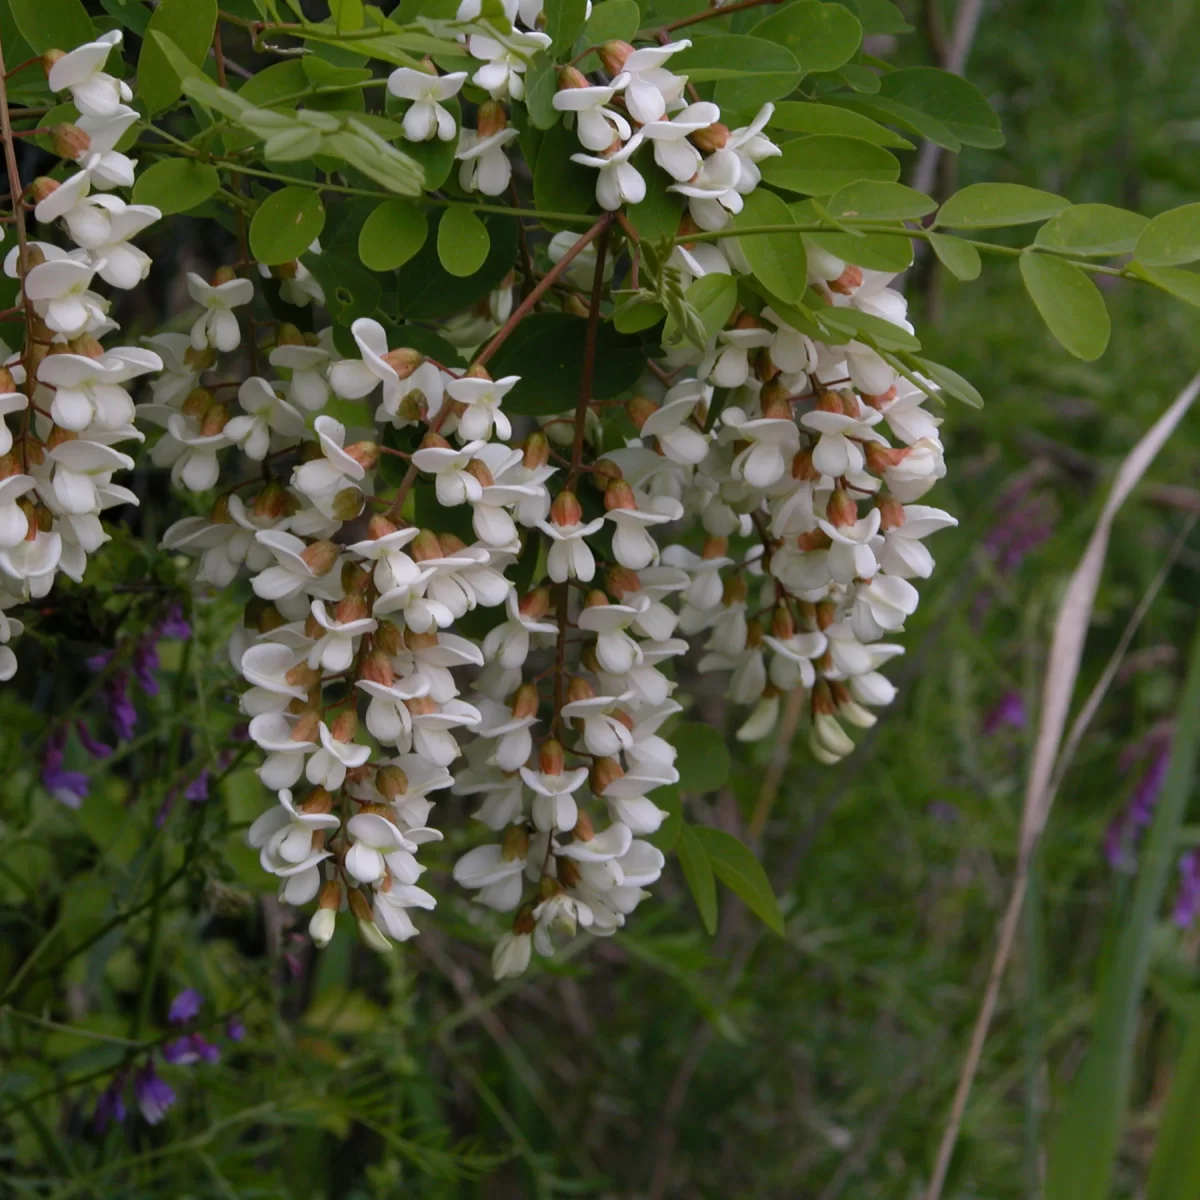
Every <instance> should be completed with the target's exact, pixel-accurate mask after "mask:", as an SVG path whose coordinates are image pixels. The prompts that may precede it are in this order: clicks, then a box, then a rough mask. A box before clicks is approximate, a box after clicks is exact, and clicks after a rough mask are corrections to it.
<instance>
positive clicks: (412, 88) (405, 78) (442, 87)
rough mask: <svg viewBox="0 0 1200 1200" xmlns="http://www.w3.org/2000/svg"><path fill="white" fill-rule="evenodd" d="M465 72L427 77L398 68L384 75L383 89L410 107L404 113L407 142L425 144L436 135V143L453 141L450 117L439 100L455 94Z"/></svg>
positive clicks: (463, 78) (425, 74)
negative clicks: (385, 76) (385, 83)
mask: <svg viewBox="0 0 1200 1200" xmlns="http://www.w3.org/2000/svg"><path fill="white" fill-rule="evenodd" d="M466 78H467V73H466V72H465V71H456V72H454V73H453V74H451V75H430V74H427V73H426V72H425V71H416V70H413V68H411V67H398V68H397V69H396V70H395V71H393V72H392V73H391V74H390V75H389V76H388V81H387V90H388V91H389V92H391V94H392V95H393V96H399V97H400V99H402V100H411V101H412V105H411V107H410V108H409V110H408V112H406V113H405V114H404V121H403V125H404V136H405V137H406V138H407V139H408V140H409V141H410V142H427V141H429V139H430V138H432V137H434V136H436V137H437V138H438V140H439V141H442V142H449V141H451V140H453V138H454V118H453V117H452V116H451V115H450V112H449V111H448V110H447V109H445V108H443V107H442V105H441V103H440V101H442V100H449V99H450V97H451V96H456V95H458V92H459V89H460V88H461V87H462V85H463V83H464V82H465V81H466Z"/></svg>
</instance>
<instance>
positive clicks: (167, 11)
mask: <svg viewBox="0 0 1200 1200" xmlns="http://www.w3.org/2000/svg"><path fill="white" fill-rule="evenodd" d="M216 26H217V0H163V2H162V3H161V4H160V5H159V6H158V7H157V8H156V9H155V10H154V15H153V16H152V17H151V18H150V24H149V25H148V26H147V33H148V35H150V36H147V37H146V39H145V40H144V41H143V42H142V52H141V54H140V55H139V56H138V65H137V82H138V94H139V95H140V96H141V98H142V99H143V100H144V101H145V103H146V108H147V109H148V110H149V112H151V113H156V112H161V111H162V110H163V109H164V108H167V107H168V106H169V105H171V104H173V103H174V102H175V101H176V100H178V99H179V96H180V92H181V89H180V76H179V74H178V73H177V71H176V70H175V68H174V66H172V64H171V63H170V62H169V61H168V60H167V56H166V54H165V53H164V51H163V47H162V45H161V43H160V42H159V41H158V40H157V39H156V38H155V37H154V36H153V35H154V34H156V33H161V34H164V35H165V36H166V37H169V38H170V39H171V41H172V42H174V43H175V45H176V46H178V47H179V49H180V51H181V52H182V53H183V55H184V57H185V58H186V59H187V60H188V62H190V63H192V64H193V65H194V66H197V67H198V66H199V65H200V64H201V63H202V62H203V61H204V60H205V58H206V57H207V56H208V51H209V47H210V46H211V45H212V39H213V30H214V29H216Z"/></svg>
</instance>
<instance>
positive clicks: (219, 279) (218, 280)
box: [212, 267, 237, 287]
mask: <svg viewBox="0 0 1200 1200" xmlns="http://www.w3.org/2000/svg"><path fill="white" fill-rule="evenodd" d="M236 278H237V272H236V271H235V270H234V269H233V268H232V267H218V268H217V269H216V270H215V271H214V272H213V277H212V286H213V287H220V286H221V285H222V284H223V283H232V282H233V281H234V280H235V279H236Z"/></svg>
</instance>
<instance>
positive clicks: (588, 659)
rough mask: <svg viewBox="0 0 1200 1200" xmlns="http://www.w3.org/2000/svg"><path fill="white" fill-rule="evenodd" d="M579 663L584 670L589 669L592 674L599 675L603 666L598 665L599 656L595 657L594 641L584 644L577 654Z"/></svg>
mask: <svg viewBox="0 0 1200 1200" xmlns="http://www.w3.org/2000/svg"><path fill="white" fill-rule="evenodd" d="M579 665H580V666H581V667H582V668H583V669H584V670H585V671H591V673H592V674H593V675H599V674H600V673H601V672H602V671H603V670H604V668H603V667H602V666H601V665H600V660H599V658H597V657H596V643H595V642H589V643H587V645H585V646H584V648H583V650H582V651H580V654H579Z"/></svg>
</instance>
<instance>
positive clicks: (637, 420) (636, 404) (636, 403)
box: [625, 396, 658, 431]
mask: <svg viewBox="0 0 1200 1200" xmlns="http://www.w3.org/2000/svg"><path fill="white" fill-rule="evenodd" d="M625 411H626V412H627V413H628V414H629V419H630V420H631V421H632V422H633V424H634V428H635V429H637V430H639V431H640V430H641V428H642V426H643V425H645V423H646V422H647V421H648V420H649V419H650V417H651V416H653V414H654V413H656V412H658V405H657V404H655V403H654V401H653V400H651V399H650V397H649V396H631V397H630V398H629V399H628V400H626V401H625Z"/></svg>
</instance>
